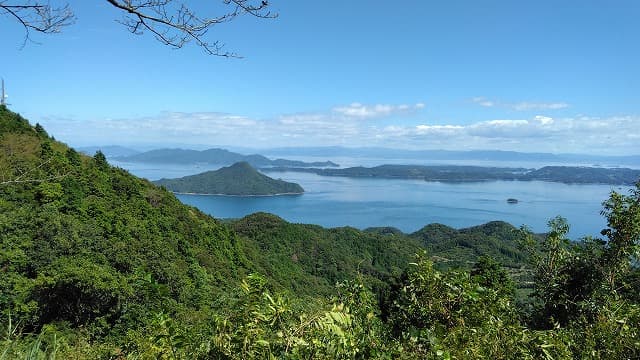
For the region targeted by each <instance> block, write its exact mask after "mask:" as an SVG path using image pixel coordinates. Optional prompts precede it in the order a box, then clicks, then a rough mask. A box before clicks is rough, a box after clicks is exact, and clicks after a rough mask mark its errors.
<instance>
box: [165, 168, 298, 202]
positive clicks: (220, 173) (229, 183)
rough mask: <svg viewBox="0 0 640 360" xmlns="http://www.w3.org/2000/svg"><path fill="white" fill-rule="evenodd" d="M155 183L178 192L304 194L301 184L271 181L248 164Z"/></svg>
mask: <svg viewBox="0 0 640 360" xmlns="http://www.w3.org/2000/svg"><path fill="white" fill-rule="evenodd" d="M154 183H156V184H157V185H161V186H164V187H166V188H167V189H169V190H171V191H174V192H177V193H194V194H215V195H219V194H221V195H280V194H302V193H303V192H304V189H303V188H302V187H301V186H300V185H298V184H296V183H290V182H286V181H283V180H276V179H272V178H270V177H268V176H266V175H264V174H261V173H259V172H258V171H257V170H256V169H254V168H252V167H251V165H249V163H247V162H239V163H235V164H233V165H231V166H228V167H223V168H222V169H219V170H215V171H207V172H204V173H201V174H196V175H190V176H185V177H182V178H179V179H160V180H157V181H154Z"/></svg>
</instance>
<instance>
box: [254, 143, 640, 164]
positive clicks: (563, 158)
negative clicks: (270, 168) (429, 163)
mask: <svg viewBox="0 0 640 360" xmlns="http://www.w3.org/2000/svg"><path fill="white" fill-rule="evenodd" d="M261 152H262V153H264V154H267V155H269V156H313V157H320V156H321V157H328V158H330V157H352V158H358V157H368V158H378V159H421V160H489V161H512V162H517V161H522V162H539V163H544V162H546V163H584V164H593V165H596V164H599V165H604V164H608V165H634V166H640V155H625V156H609V155H588V154H552V153H524V152H517V151H501V150H469V151H453V150H402V149H389V148H378V147H359V148H348V147H341V146H326V147H281V148H271V149H263V150H261Z"/></svg>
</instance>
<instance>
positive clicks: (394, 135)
mask: <svg viewBox="0 0 640 360" xmlns="http://www.w3.org/2000/svg"><path fill="white" fill-rule="evenodd" d="M271 3H272V5H273V7H274V10H275V11H277V12H278V14H279V17H278V18H277V19H273V20H256V19H238V20H236V21H234V22H231V23H228V24H225V25H224V26H221V27H218V28H215V29H214V31H215V34H213V35H212V36H213V37H214V38H216V39H221V40H222V41H223V42H225V43H226V44H227V45H226V46H227V47H228V48H229V49H230V50H233V51H236V52H238V53H240V54H241V55H243V56H245V58H243V59H221V58H216V57H210V56H207V55H205V54H204V53H203V52H202V51H201V49H198V48H196V47H187V48H184V49H181V50H171V49H168V48H166V47H164V46H162V45H160V44H158V43H156V42H153V41H149V40H150V39H145V38H147V37H149V36H148V35H144V36H143V37H142V38H141V37H137V36H132V35H131V34H129V33H127V32H126V31H125V30H123V29H122V28H121V27H120V26H119V25H118V24H117V23H116V22H115V21H114V19H115V18H117V17H118V16H117V14H115V13H114V11H113V9H109V8H108V7H104V6H103V5H102V4H100V2H77V4H76V3H74V4H73V6H74V9H75V10H76V14H77V16H78V21H77V23H76V24H75V25H73V26H72V27H69V28H68V29H66V30H65V31H64V32H63V33H62V34H59V35H56V36H52V37H45V36H36V37H35V40H36V41H38V42H41V44H39V45H38V44H33V43H27V44H26V46H25V47H24V48H23V49H20V48H21V44H22V36H23V34H22V28H21V27H20V26H18V25H17V24H14V23H12V22H9V21H1V22H0V33H2V34H3V40H4V43H3V45H4V46H3V52H4V54H3V56H2V57H0V72H1V73H0V76H2V77H3V78H4V79H5V81H6V84H7V91H8V93H9V95H10V98H9V99H8V100H9V102H10V103H11V107H10V108H11V109H12V110H14V111H17V112H20V113H22V114H23V115H24V116H25V117H27V118H29V119H30V120H31V121H33V122H39V123H41V124H43V125H44V126H45V127H46V128H47V130H48V131H49V133H51V134H52V135H54V136H55V137H56V138H57V139H59V140H62V141H65V142H67V143H69V144H70V145H72V146H90V145H107V144H115V145H125V146H154V147H160V146H158V145H161V144H167V145H171V144H174V145H175V144H181V145H182V146H185V147H186V146H188V145H193V146H198V145H210V146H212V147H213V146H221V147H253V148H269V147H283V146H347V147H363V146H375V147H388V148H399V149H445V150H480V149H491V150H512V151H523V152H549V153H584V154H599V155H631V154H640V145H638V144H640V131H639V130H638V129H640V109H639V104H640V67H638V66H637V64H639V63H640V48H638V47H637V46H636V44H637V39H638V38H639V37H640V26H639V25H638V23H637V18H638V17H639V16H640V4H639V3H637V2H635V1H630V0H626V1H616V2H615V4H607V5H604V4H602V3H598V2H592V1H587V2H584V1H580V2H579V1H566V2H562V3H561V4H559V3H558V2H555V1H548V0H545V1H537V2H531V3H522V2H517V3H516V2H512V1H507V0H500V1H498V0H495V1H488V2H483V3H478V2H471V1H452V2H447V3H427V2H423V1H406V2H403V3H402V4H401V5H396V6H393V7H392V6H390V5H387V6H379V5H375V4H374V5H372V4H371V2H365V1H348V2H345V1H335V0H332V1H325V2H322V3H316V2H314V3H307V2H285V1H275V0H274V1H271Z"/></svg>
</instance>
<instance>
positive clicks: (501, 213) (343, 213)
mask: <svg viewBox="0 0 640 360" xmlns="http://www.w3.org/2000/svg"><path fill="white" fill-rule="evenodd" d="M347 160H348V159H342V162H343V163H346V164H347V165H345V166H354V165H363V166H375V165H380V164H381V163H390V162H389V159H380V160H378V161H377V162H376V161H375V159H365V160H363V159H350V161H347ZM110 163H111V164H112V165H115V166H118V167H121V168H124V169H127V170H128V171H129V172H131V173H132V174H134V175H136V176H139V177H144V178H147V179H149V180H158V179H161V178H175V177H182V176H186V175H193V174H197V173H201V172H204V171H209V170H215V169H217V168H219V167H221V166H216V165H173V164H172V165H167V164H161V165H159V164H144V163H125V162H118V161H110ZM392 163H398V164H399V163H403V162H402V159H398V161H393V162H392ZM404 163H412V164H415V163H416V162H415V161H411V162H409V161H406V162H404ZM422 164H438V163H437V162H435V163H422ZM447 164H451V161H449V162H447ZM454 165H461V164H454ZM464 165H471V164H470V163H464ZM476 165H482V166H509V167H513V166H514V164H504V163H500V162H485V163H483V164H476ZM539 165H540V164H526V163H525V164H520V165H519V167H525V168H534V167H539ZM262 171H263V173H265V174H266V175H268V176H271V177H273V178H277V179H282V180H285V181H291V182H296V183H298V184H300V185H301V186H302V187H303V188H304V189H305V193H304V194H302V195H280V196H217V195H182V194H180V195H176V196H177V197H178V198H179V199H180V200H181V201H182V202H183V203H185V204H187V205H191V206H195V207H197V208H198V209H200V210H201V211H203V212H205V213H207V214H210V215H212V216H214V217H216V218H221V219H225V218H241V217H244V216H246V215H249V214H252V213H255V212H268V213H272V214H275V215H278V216H280V217H281V218H283V219H285V220H287V221H289V222H293V223H305V224H317V225H321V226H323V227H341V226H351V227H355V228H358V229H365V228H368V227H380V226H389V227H395V228H397V229H400V230H401V231H403V232H405V233H411V232H414V231H417V230H419V229H420V228H422V227H424V226H425V225H428V224H431V223H441V224H444V225H448V226H451V227H454V228H466V227H471V226H476V225H481V224H484V223H487V222H489V221H494V220H500V221H506V222H508V223H510V224H512V225H514V226H516V227H520V226H526V227H528V228H529V229H531V230H532V231H534V232H538V233H541V232H545V231H547V230H548V227H547V224H548V222H549V220H550V219H552V218H554V217H556V216H562V217H564V218H565V219H567V221H568V223H569V225H570V231H569V237H570V238H571V239H574V240H577V239H580V238H583V237H585V236H596V237H597V236H600V231H601V230H602V229H603V228H605V227H606V219H604V218H603V217H602V216H601V214H600V212H601V210H602V202H603V201H605V200H606V199H607V198H608V196H609V194H610V192H611V191H617V192H622V193H628V191H629V189H630V187H625V186H611V185H578V184H562V183H554V182H544V181H488V182H471V183H442V182H427V181H422V180H403V179H369V178H346V177H327V176H320V175H316V174H309V173H301V172H269V171H268V170H262ZM509 198H513V199H517V200H518V202H517V203H515V204H514V203H509V202H507V199H509Z"/></svg>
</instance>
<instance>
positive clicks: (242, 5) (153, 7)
mask: <svg viewBox="0 0 640 360" xmlns="http://www.w3.org/2000/svg"><path fill="white" fill-rule="evenodd" d="M211 1H213V0H211ZM217 1H220V4H221V5H222V6H223V8H226V11H223V12H222V14H218V15H212V16H204V15H202V11H200V10H198V11H195V10H192V8H191V7H189V6H188V5H187V3H188V2H186V1H184V2H182V1H181V0H106V2H107V3H109V4H111V5H112V6H114V7H115V8H117V9H119V10H121V11H122V12H123V13H124V15H123V18H122V19H121V20H119V21H118V22H119V23H120V24H122V25H124V26H125V27H126V28H127V30H129V31H130V32H131V33H133V34H136V35H141V34H143V33H144V32H150V33H152V34H153V35H154V37H155V38H156V39H157V40H158V41H160V42H161V43H162V44H164V45H167V46H170V47H172V48H176V49H178V48H181V47H183V46H184V45H186V44H188V43H189V42H194V43H195V44H196V45H198V46H200V47H201V48H202V49H204V51H205V52H206V53H208V54H210V55H216V56H223V57H236V58H238V57H240V56H238V55H237V54H235V53H232V52H227V51H225V50H224V49H223V47H224V45H223V44H222V43H220V42H219V41H213V42H208V41H207V40H206V35H207V32H208V31H209V30H210V29H211V28H212V27H214V26H215V25H218V24H222V23H226V22H229V21H231V20H233V19H235V18H237V17H239V16H242V15H251V16H254V17H257V18H275V17H277V14H274V13H271V12H270V11H269V9H268V8H269V3H268V1H266V0H217ZM0 15H9V16H10V17H13V18H14V19H15V20H17V21H18V22H19V23H20V24H21V25H22V26H23V27H24V29H25V41H24V43H23V47H24V44H26V42H27V40H30V37H29V32H30V31H31V30H34V31H37V32H41V33H46V34H49V33H57V32H60V31H61V29H62V28H63V27H65V26H67V25H70V24H72V23H73V22H74V20H75V15H74V14H73V12H72V10H71V9H70V8H69V5H68V4H65V5H64V6H62V7H54V6H51V5H50V4H49V2H48V1H45V0H0Z"/></svg>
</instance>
